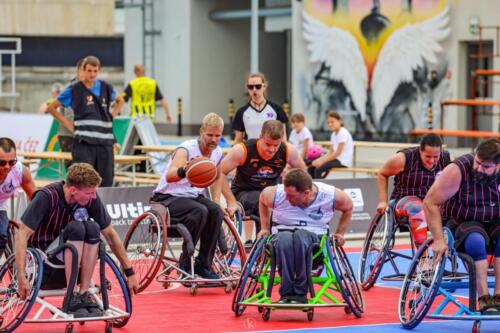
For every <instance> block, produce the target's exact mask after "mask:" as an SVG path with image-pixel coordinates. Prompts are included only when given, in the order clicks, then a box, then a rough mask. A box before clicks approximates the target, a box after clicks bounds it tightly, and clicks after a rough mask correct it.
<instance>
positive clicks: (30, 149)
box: [0, 112, 52, 153]
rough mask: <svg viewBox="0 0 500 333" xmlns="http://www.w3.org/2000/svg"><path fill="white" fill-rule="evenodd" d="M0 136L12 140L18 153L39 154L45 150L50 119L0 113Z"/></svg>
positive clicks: (42, 116) (40, 116)
mask: <svg viewBox="0 0 500 333" xmlns="http://www.w3.org/2000/svg"><path fill="white" fill-rule="evenodd" d="M0 124H2V133H1V136H3V137H8V138H10V139H12V140H13V141H14V142H15V144H16V151H17V152H18V153H35V152H36V153H39V152H42V151H43V150H44V149H45V146H46V145H47V139H48V136H49V131H50V127H51V124H52V117H51V116H48V115H40V114H22V113H11V112H0Z"/></svg>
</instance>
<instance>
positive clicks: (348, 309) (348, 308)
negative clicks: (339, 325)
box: [344, 306, 352, 314]
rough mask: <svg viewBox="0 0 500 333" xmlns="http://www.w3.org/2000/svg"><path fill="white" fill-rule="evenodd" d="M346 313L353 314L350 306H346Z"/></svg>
mask: <svg viewBox="0 0 500 333" xmlns="http://www.w3.org/2000/svg"><path fill="white" fill-rule="evenodd" d="M344 312H345V313H346V314H351V313H352V310H351V308H350V307H349V306H345V307H344Z"/></svg>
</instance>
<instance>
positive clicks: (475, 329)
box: [472, 320, 481, 333]
mask: <svg viewBox="0 0 500 333" xmlns="http://www.w3.org/2000/svg"><path fill="white" fill-rule="evenodd" d="M480 328H481V322H480V321H479V320H476V321H475V322H474V324H473V325H472V333H479V331H480Z"/></svg>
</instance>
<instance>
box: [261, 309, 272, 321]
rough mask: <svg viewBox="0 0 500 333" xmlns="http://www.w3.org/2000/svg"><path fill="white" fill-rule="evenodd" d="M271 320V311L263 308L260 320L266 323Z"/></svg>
mask: <svg viewBox="0 0 500 333" xmlns="http://www.w3.org/2000/svg"><path fill="white" fill-rule="evenodd" d="M269 318H271V309H269V308H265V309H263V310H262V319H263V320H264V321H268V320H269Z"/></svg>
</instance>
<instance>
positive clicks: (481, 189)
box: [443, 154, 500, 222]
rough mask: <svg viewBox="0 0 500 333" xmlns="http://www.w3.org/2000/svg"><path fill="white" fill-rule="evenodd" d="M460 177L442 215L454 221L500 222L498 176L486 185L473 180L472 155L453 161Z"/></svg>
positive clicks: (499, 175) (499, 185)
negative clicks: (458, 186) (458, 184)
mask: <svg viewBox="0 0 500 333" xmlns="http://www.w3.org/2000/svg"><path fill="white" fill-rule="evenodd" d="M453 163H455V164H456V165H457V166H458V168H459V169H460V173H461V175H462V180H461V182H460V188H459V189H458V191H457V193H455V195H454V196H453V197H451V198H450V199H449V200H448V201H447V202H446V203H445V204H444V206H443V215H444V216H445V217H447V218H453V219H454V220H456V221H476V222H486V221H494V220H500V194H499V192H500V174H498V175H497V177H496V180H495V181H492V182H489V183H488V184H485V185H483V184H480V183H478V182H477V181H474V178H473V169H472V166H473V163H474V155H473V154H467V155H462V156H460V157H459V158H457V159H456V160H454V161H453Z"/></svg>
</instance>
